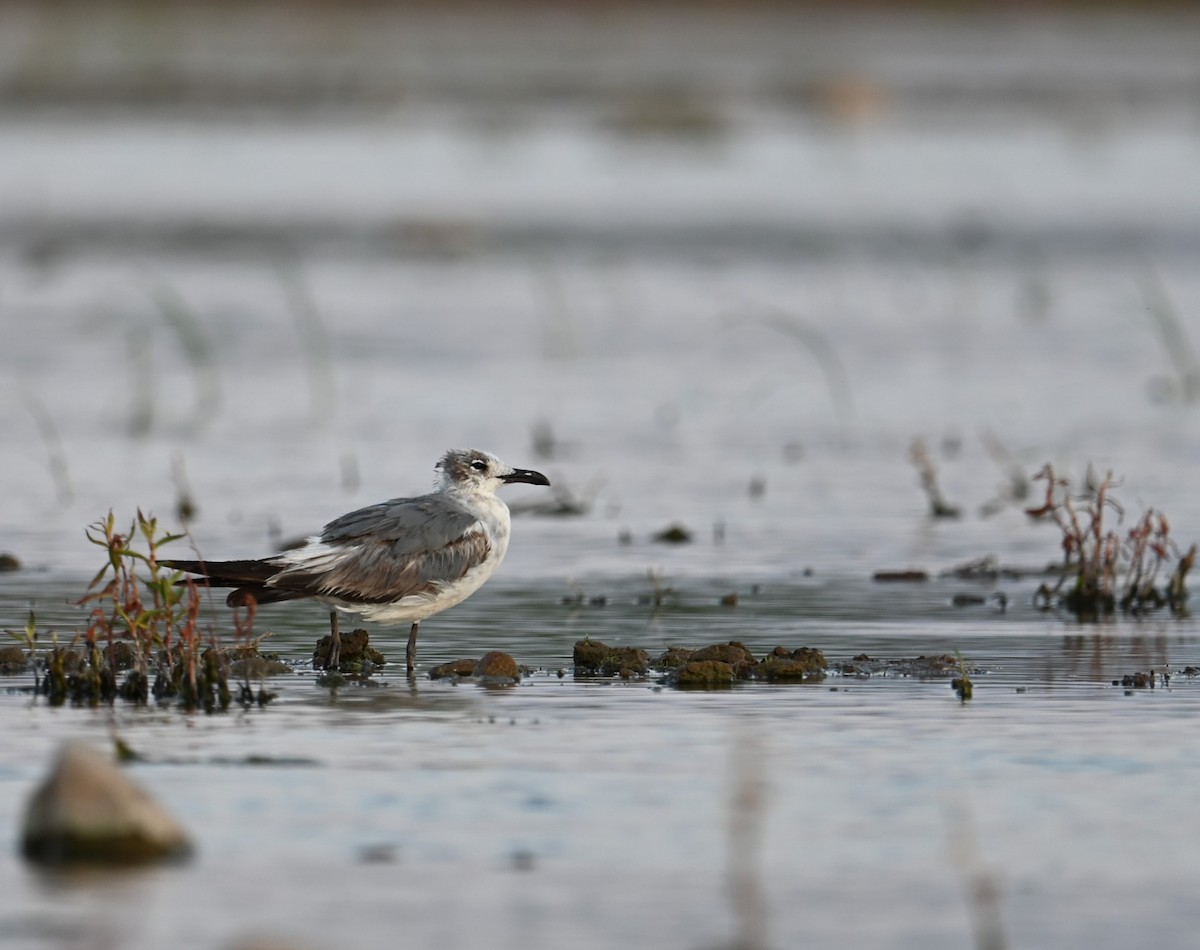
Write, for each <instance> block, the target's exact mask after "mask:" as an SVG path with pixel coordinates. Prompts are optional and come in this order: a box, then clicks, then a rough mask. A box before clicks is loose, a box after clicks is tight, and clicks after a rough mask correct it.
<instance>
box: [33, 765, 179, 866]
mask: <svg viewBox="0 0 1200 950" xmlns="http://www.w3.org/2000/svg"><path fill="white" fill-rule="evenodd" d="M21 849H22V851H23V852H24V854H25V857H26V858H28V859H29V860H30V861H36V862H39V863H42V864H65V863H74V862H86V863H91V864H140V863H144V862H147V861H158V860H166V859H181V858H184V857H187V855H188V854H190V852H191V843H190V842H189V841H188V837H187V834H186V833H185V832H184V830H183V828H182V827H180V825H179V823H178V822H176V821H175V819H174V818H172V817H171V816H170V815H169V814H168V813H167V812H166V810H165V809H164V808H163V807H162V806H161V805H160V804H158V802H156V801H155V800H154V799H153V798H151V797H150V796H149V795H148V794H147V793H146V792H145V791H143V790H142V789H141V788H140V787H138V786H137V785H135V784H134V783H133V782H132V781H130V780H129V779H128V778H127V777H126V776H125V774H124V773H123V772H122V771H121V770H120V769H119V768H118V767H117V766H116V765H115V764H114V763H113V762H112V761H111V760H110V759H108V758H106V757H105V756H103V755H101V754H100V753H99V752H97V751H96V750H94V749H92V748H91V747H90V746H87V745H84V744H82V743H79V742H70V743H67V744H66V745H65V746H64V747H63V749H62V752H61V753H60V754H59V757H58V761H57V762H56V763H55V765H54V769H53V771H52V772H51V773H50V775H49V777H47V779H46V781H45V782H43V783H42V785H41V786H40V787H39V788H38V789H37V791H35V792H34V793H33V797H32V798H31V799H30V801H29V805H28V807H27V808H26V811H25V827H24V829H23V831H22V840H21Z"/></svg>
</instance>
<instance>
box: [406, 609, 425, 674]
mask: <svg viewBox="0 0 1200 950" xmlns="http://www.w3.org/2000/svg"><path fill="white" fill-rule="evenodd" d="M419 626H421V621H419V620H418V621H417V622H416V623H414V624H413V625H412V629H411V630H409V631H408V646H407V647H405V650H404V662H405V663H406V664H407V665H408V672H409V673H412V671H413V669H414V668H415V667H416V665H417V627H419Z"/></svg>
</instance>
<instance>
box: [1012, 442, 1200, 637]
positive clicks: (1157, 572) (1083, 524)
mask: <svg viewBox="0 0 1200 950" xmlns="http://www.w3.org/2000/svg"><path fill="white" fill-rule="evenodd" d="M1034 479H1035V480H1038V481H1044V482H1045V483H1046V497H1045V500H1044V501H1043V503H1042V504H1041V505H1040V506H1039V507H1037V508H1028V509H1026V514H1028V515H1029V516H1031V517H1033V518H1039V519H1049V520H1051V521H1053V522H1054V523H1055V524H1056V525H1057V526H1058V528H1059V530H1060V531H1061V532H1062V550H1063V563H1062V567H1061V571H1060V576H1059V580H1058V583H1057V584H1056V585H1054V586H1053V587H1051V586H1050V585H1048V584H1043V585H1042V586H1041V587H1040V588H1039V589H1038V594H1037V599H1038V603H1039V604H1040V605H1041V606H1043V607H1054V606H1063V607H1065V608H1066V609H1067V610H1069V611H1070V612H1071V613H1073V614H1075V616H1076V617H1077V618H1078V619H1080V620H1098V619H1100V618H1102V617H1107V616H1111V615H1112V614H1113V613H1115V612H1116V611H1117V610H1118V609H1120V610H1121V611H1123V612H1125V613H1130V614H1135V615H1136V614H1141V613H1145V612H1148V611H1151V610H1156V609H1158V608H1161V607H1167V608H1169V609H1170V611H1171V613H1173V614H1175V615H1184V614H1185V613H1186V611H1187V608H1186V602H1187V597H1188V594H1187V586H1186V581H1187V575H1188V572H1189V571H1190V570H1191V568H1192V566H1193V564H1194V563H1195V560H1196V550H1197V549H1196V545H1194V544H1193V545H1192V546H1191V548H1189V549H1188V551H1187V552H1186V553H1182V554H1181V552H1180V548H1179V546H1178V545H1177V544H1176V543H1175V541H1174V539H1173V538H1171V528H1170V523H1169V522H1168V521H1167V518H1166V515H1164V514H1163V513H1162V512H1161V511H1158V510H1157V509H1154V508H1149V509H1147V510H1146V511H1145V512H1144V513H1143V514H1142V516H1141V517H1140V518H1138V520H1137V521H1136V522H1135V523H1134V525H1133V526H1132V527H1131V528H1129V529H1128V530H1127V531H1126V532H1125V534H1124V535H1123V536H1122V535H1121V534H1120V533H1119V531H1118V528H1117V526H1119V525H1120V523H1121V521H1122V519H1123V517H1124V513H1125V512H1124V508H1123V507H1122V506H1121V504H1120V503H1119V502H1118V501H1117V500H1116V499H1115V498H1114V497H1113V495H1112V491H1113V489H1114V487H1116V483H1114V481H1113V476H1112V473H1111V472H1108V473H1106V474H1105V475H1104V476H1103V477H1102V478H1099V479H1097V478H1095V477H1094V476H1093V475H1092V473H1091V472H1090V471H1089V473H1088V479H1087V485H1086V488H1085V490H1084V492H1082V493H1081V494H1079V495H1072V492H1071V486H1070V482H1069V480H1068V479H1066V478H1061V477H1059V476H1057V475H1056V474H1055V472H1054V468H1053V466H1051V465H1050V464H1047V465H1045V466H1044V467H1043V468H1042V469H1041V471H1040V472H1038V473H1037V475H1035V476H1034ZM1171 561H1175V568H1174V570H1173V571H1172V572H1171V574H1170V575H1169V576H1168V577H1167V580H1166V582H1165V583H1163V584H1161V585H1160V583H1159V579H1160V577H1161V576H1162V575H1163V573H1164V572H1165V570H1166V567H1167V565H1168V564H1170V562H1171Z"/></svg>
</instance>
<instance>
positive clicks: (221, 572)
mask: <svg viewBox="0 0 1200 950" xmlns="http://www.w3.org/2000/svg"><path fill="white" fill-rule="evenodd" d="M160 563H161V564H162V566H163V567H168V568H170V569H171V570H175V571H186V572H187V573H188V574H197V575H199V576H200V577H202V578H204V583H205V584H207V585H208V586H209V587H235V588H237V590H233V591H231V592H230V593H229V596H228V597H226V598H225V603H227V604H228V605H229V606H230V607H244V606H246V604H247V603H248V601H249V599H250V598H254V601H255V602H256V603H259V604H271V603H275V602H277V601H280V600H295V599H297V598H298V597H303V596H305V595H304V594H303V593H300V592H299V591H294V590H279V589H278V588H274V587H268V586H267V581H269V580H270V579H271V578H272V577H274V576H275V575H276V574H278V573H279V565H278V564H274V563H272V562H271V561H269V560H267V561H255V560H246V561H174V560H172V561H161V562H160Z"/></svg>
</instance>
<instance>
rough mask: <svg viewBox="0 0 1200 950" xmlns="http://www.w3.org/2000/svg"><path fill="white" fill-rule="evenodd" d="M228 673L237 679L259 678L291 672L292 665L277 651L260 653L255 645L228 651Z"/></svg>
mask: <svg viewBox="0 0 1200 950" xmlns="http://www.w3.org/2000/svg"><path fill="white" fill-rule="evenodd" d="M228 657H229V661H230V662H229V675H230V676H232V677H233V678H234V679H239V680H261V679H266V678H267V677H268V676H282V675H283V674H285V673H291V672H292V667H291V665H290V664H288V663H285V662H284V661H283V660H282V659H280V657H279V654H278V653H262V652H260V651H259V649H258V647H257V646H256V645H251V646H245V647H238V648H236V649H233V650H229V651H228Z"/></svg>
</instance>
